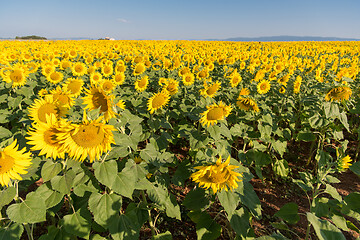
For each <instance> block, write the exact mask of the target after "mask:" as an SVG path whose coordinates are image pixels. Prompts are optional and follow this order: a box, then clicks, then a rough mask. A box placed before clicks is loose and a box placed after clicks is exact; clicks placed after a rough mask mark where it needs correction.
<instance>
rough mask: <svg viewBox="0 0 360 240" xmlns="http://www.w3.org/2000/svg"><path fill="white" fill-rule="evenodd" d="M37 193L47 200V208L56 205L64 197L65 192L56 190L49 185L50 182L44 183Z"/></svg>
mask: <svg viewBox="0 0 360 240" xmlns="http://www.w3.org/2000/svg"><path fill="white" fill-rule="evenodd" d="M36 193H37V194H39V195H40V196H42V198H43V199H44V200H45V206H46V209H49V208H52V207H54V206H56V205H57V204H58V203H59V202H60V201H61V200H62V199H63V197H64V194H62V193H59V192H57V191H54V190H52V189H50V188H49V187H48V184H42V185H41V186H40V187H39V188H38V189H36Z"/></svg>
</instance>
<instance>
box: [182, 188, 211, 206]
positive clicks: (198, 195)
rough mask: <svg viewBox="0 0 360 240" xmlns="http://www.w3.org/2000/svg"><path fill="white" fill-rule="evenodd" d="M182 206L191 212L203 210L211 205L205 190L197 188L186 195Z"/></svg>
mask: <svg viewBox="0 0 360 240" xmlns="http://www.w3.org/2000/svg"><path fill="white" fill-rule="evenodd" d="M182 204H183V205H184V206H185V207H187V208H188V209H191V210H201V209H203V208H205V207H206V206H208V205H209V199H208V198H207V197H206V195H205V190H204V189H203V188H195V189H192V190H191V191H190V192H188V194H186V197H185V199H184V201H183V202H182Z"/></svg>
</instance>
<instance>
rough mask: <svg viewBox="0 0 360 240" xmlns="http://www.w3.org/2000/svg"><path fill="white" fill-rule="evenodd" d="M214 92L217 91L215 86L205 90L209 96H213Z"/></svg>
mask: <svg viewBox="0 0 360 240" xmlns="http://www.w3.org/2000/svg"><path fill="white" fill-rule="evenodd" d="M216 91H217V86H216V85H215V84H214V85H212V86H211V87H209V88H208V89H207V90H206V93H207V94H208V95H210V96H211V95H213V94H215V93H216Z"/></svg>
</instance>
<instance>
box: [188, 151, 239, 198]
mask: <svg viewBox="0 0 360 240" xmlns="http://www.w3.org/2000/svg"><path fill="white" fill-rule="evenodd" d="M229 163H230V156H229V157H228V158H227V160H226V161H225V162H224V163H222V159H221V157H219V158H218V160H217V161H216V163H215V164H212V165H207V166H199V167H195V169H197V171H196V172H194V173H193V174H191V178H192V180H193V181H194V182H196V183H198V184H199V186H200V187H202V188H205V189H209V188H211V189H212V191H213V192H214V194H215V193H216V192H220V191H222V190H223V189H225V191H228V189H230V191H232V190H233V189H234V188H237V187H238V184H237V182H239V181H241V179H239V177H241V176H242V174H241V173H238V172H235V171H234V169H236V168H238V166H235V165H230V164H229Z"/></svg>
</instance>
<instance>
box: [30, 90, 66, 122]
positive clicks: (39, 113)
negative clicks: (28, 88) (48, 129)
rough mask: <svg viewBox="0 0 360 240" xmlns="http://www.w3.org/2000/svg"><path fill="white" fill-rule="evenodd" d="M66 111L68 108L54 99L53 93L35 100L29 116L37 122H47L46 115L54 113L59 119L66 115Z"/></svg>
mask: <svg viewBox="0 0 360 240" xmlns="http://www.w3.org/2000/svg"><path fill="white" fill-rule="evenodd" d="M66 112H67V109H66V108H64V107H61V106H60V105H59V103H58V102H57V101H54V98H53V97H52V96H51V95H47V96H45V98H41V99H36V100H35V101H34V103H33V104H32V105H31V106H30V108H29V117H30V119H31V120H33V121H34V122H36V123H39V122H43V123H46V115H49V114H51V113H53V114H55V116H56V118H57V119H59V118H60V117H63V116H65V114H66Z"/></svg>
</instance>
